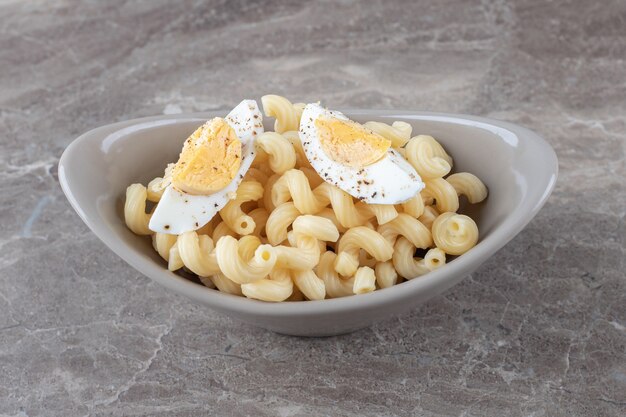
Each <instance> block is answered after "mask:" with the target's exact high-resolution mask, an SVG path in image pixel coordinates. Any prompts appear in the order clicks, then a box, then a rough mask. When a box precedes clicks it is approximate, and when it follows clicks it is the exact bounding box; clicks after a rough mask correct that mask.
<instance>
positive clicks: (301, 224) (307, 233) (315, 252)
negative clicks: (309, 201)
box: [274, 215, 339, 295]
mask: <svg viewBox="0 0 626 417" xmlns="http://www.w3.org/2000/svg"><path fill="white" fill-rule="evenodd" d="M293 233H294V234H293V236H294V237H295V240H296V242H295V243H296V245H295V246H286V245H279V246H276V247H274V251H275V252H276V257H277V265H278V266H279V267H282V268H287V269H292V270H298V271H304V270H310V269H313V268H314V267H315V266H316V265H317V264H318V262H319V259H320V254H321V248H320V245H319V241H322V242H335V241H336V240H337V239H338V238H339V231H338V230H337V228H336V227H335V225H334V224H333V222H331V221H330V220H328V219H326V218H324V217H319V216H311V215H303V216H299V217H298V218H297V219H296V220H295V221H294V222H293ZM298 288H300V287H298ZM300 290H302V288H300ZM303 292H304V291H303ZM305 295H306V294H305Z"/></svg>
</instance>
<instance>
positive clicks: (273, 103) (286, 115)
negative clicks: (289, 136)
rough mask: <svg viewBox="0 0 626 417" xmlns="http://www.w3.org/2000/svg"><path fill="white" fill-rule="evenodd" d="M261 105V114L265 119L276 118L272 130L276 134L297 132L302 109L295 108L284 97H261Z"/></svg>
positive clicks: (270, 95)
mask: <svg viewBox="0 0 626 417" xmlns="http://www.w3.org/2000/svg"><path fill="white" fill-rule="evenodd" d="M261 103H262V104H263V113H265V116H267V117H274V118H276V122H275V123H274V130H275V131H276V132H277V133H283V132H287V131H289V130H298V128H299V127H300V117H301V116H302V109H301V108H300V107H295V106H294V105H293V104H292V103H291V101H289V100H287V99H286V98H285V97H281V96H277V95H274V94H268V95H265V96H263V97H261Z"/></svg>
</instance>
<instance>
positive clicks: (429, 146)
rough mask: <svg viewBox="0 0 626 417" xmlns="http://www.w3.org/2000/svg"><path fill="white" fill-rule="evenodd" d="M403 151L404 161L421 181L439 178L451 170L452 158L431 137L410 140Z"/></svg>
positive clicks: (420, 136)
mask: <svg viewBox="0 0 626 417" xmlns="http://www.w3.org/2000/svg"><path fill="white" fill-rule="evenodd" d="M405 150H406V153H405V155H406V159H407V160H408V161H409V162H410V163H411V165H413V168H415V170H416V171H417V173H418V174H420V177H422V179H431V178H441V177H443V176H445V175H447V174H448V173H449V172H450V170H451V169H452V158H450V157H449V156H448V154H447V153H446V152H445V151H444V150H443V148H442V147H441V145H440V144H439V143H438V142H437V141H436V140H435V139H433V137H432V136H426V135H419V136H415V137H414V138H411V140H409V141H408V143H407V144H406V147H405Z"/></svg>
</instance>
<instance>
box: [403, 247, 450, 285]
mask: <svg viewBox="0 0 626 417" xmlns="http://www.w3.org/2000/svg"><path fill="white" fill-rule="evenodd" d="M414 253H415V246H414V245H413V244H412V243H411V242H409V241H408V240H407V239H406V238H404V237H400V238H398V240H397V241H396V244H395V246H394V252H393V258H392V262H393V266H394V268H395V269H396V272H397V273H398V274H399V275H400V276H402V277H403V278H406V279H409V280H410V279H413V278H415V277H418V276H420V275H424V274H426V273H428V272H430V271H431V270H432V269H434V268H436V267H439V266H441V265H436V266H433V265H434V264H438V263H441V251H438V250H437V249H436V248H435V249H430V250H429V251H428V252H426V256H425V257H424V259H419V258H414V257H413V254H414ZM432 258H437V261H433V260H432ZM443 263H445V257H444V258H443Z"/></svg>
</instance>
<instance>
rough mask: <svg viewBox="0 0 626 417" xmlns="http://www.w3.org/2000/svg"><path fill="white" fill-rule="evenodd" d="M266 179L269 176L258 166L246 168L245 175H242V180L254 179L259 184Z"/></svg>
mask: <svg viewBox="0 0 626 417" xmlns="http://www.w3.org/2000/svg"><path fill="white" fill-rule="evenodd" d="M268 179H269V176H268V175H267V174H266V173H265V172H263V171H261V170H260V169H259V168H250V169H248V172H246V175H245V176H244V177H243V180H244V181H256V182H258V183H260V184H265V183H266V182H267V180H268Z"/></svg>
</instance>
